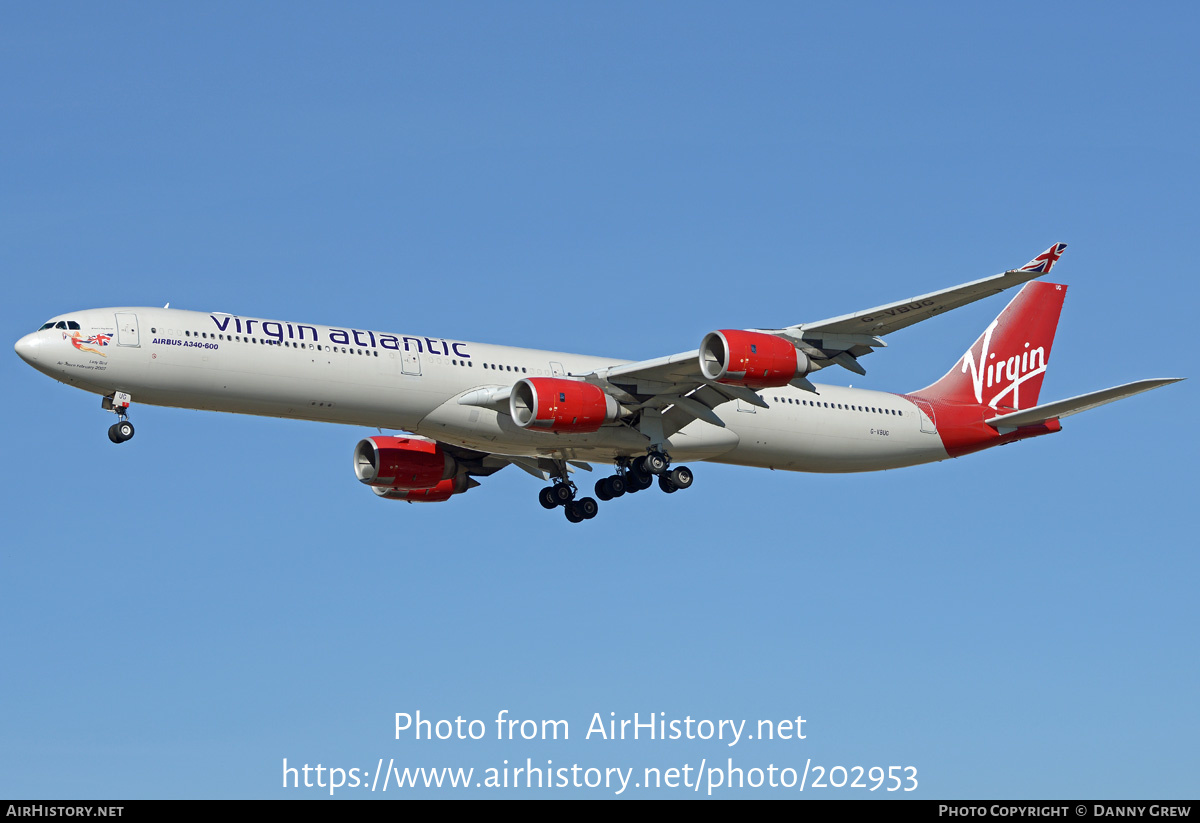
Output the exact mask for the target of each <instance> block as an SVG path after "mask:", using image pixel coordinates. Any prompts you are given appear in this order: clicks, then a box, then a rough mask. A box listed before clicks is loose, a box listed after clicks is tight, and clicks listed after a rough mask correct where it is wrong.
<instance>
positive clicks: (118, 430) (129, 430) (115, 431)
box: [100, 392, 133, 443]
mask: <svg viewBox="0 0 1200 823" xmlns="http://www.w3.org/2000/svg"><path fill="white" fill-rule="evenodd" d="M129 403H130V397H129V395H128V394H126V393H125V392H115V393H113V394H112V396H110V397H104V398H102V399H101V400H100V408H102V409H104V410H105V411H110V412H113V413H114V414H116V415H117V422H116V423H113V424H112V425H111V426H109V427H108V439H109V440H111V441H112V442H114V443H124V442H125V441H126V440H129V439H131V438H132V437H133V424H132V423H130V422H129V414H128V412H129Z"/></svg>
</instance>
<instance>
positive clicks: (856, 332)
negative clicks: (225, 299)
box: [16, 243, 1175, 522]
mask: <svg viewBox="0 0 1200 823" xmlns="http://www.w3.org/2000/svg"><path fill="white" fill-rule="evenodd" d="M1065 248H1066V246H1065V245H1064V244H1062V243H1059V244H1056V245H1054V246H1051V247H1050V248H1049V249H1047V250H1046V251H1045V252H1044V253H1042V254H1040V255H1038V256H1037V257H1036V258H1034V259H1033V260H1031V261H1030V262H1029V263H1027V264H1026V265H1024V266H1022V267H1021V268H1019V269H1013V270H1010V271H1006V272H1004V273H1003V274H998V275H995V276H993V277H986V278H984V279H982V280H976V281H973V282H971V283H966V284H964V285H961V286H955V287H954V288H949V289H943V290H941V291H936V292H932V293H930V294H925V295H922V296H920V297H914V298H912V299H910V300H902V301H899V302H896V303H890V304H888V305H885V306H879V307H877V308H873V309H868V310H867V311H861V312H856V313H854V314H847V315H843V316H841V317H834V318H831V319H828V320H819V321H817V322H814V323H799V324H797V325H794V326H788V327H787V328H782V329H721V330H719V331H714V332H711V333H710V334H708V335H706V336H705V337H704V339H703V340H701V341H700V348H699V349H697V350H694V351H689V352H685V353H683V354H673V355H670V356H668V357H659V358H655V359H652V360H643V361H640V362H634V363H630V362H623V361H618V360H612V359H609V358H605V357H592V356H585V355H577V354H566V353H561V352H552V351H537V350H532V349H519V348H512V347H508V346H495V345H486V344H480V343H467V342H463V341H459V340H447V339H443V338H440V337H418V336H413V335H407V334H398V333H386V332H378V331H364V330H362V329H354V328H337V327H332V326H318V325H314V324H307V323H295V322H286V321H282V320H261V319H258V318H246V317H241V316H238V315H233V314H225V313H222V312H215V313H204V312H193V311H180V310H178V309H171V308H169V307H168V308H161V309H159V308H108V309H88V310H84V311H76V312H71V313H69V314H64V315H61V316H59V317H55V318H53V319H51V320H49V321H47V322H46V323H45V324H44V325H43V326H42V327H41V328H40V329H38V330H37V331H35V332H33V333H32V334H27V335H25V336H24V337H22V338H21V339H20V340H19V341H18V342H17V344H16V350H17V353H18V354H19V355H20V356H21V357H22V358H23V359H24V360H25V362H27V363H29V364H30V365H31V366H33V367H34V368H36V369H37V370H39V371H41V372H43V373H45V374H47V375H49V376H51V377H53V378H54V379H56V380H59V381H61V382H63V383H66V384H67V385H70V386H75V387H76V388H80V389H83V390H85V391H89V392H93V393H95V394H98V395H101V397H102V401H101V405H102V407H103V408H104V409H107V410H109V411H112V412H114V413H115V414H116V415H117V422H116V423H115V424H113V426H112V427H111V428H110V429H109V431H108V436H109V439H110V440H112V441H113V442H114V443H123V442H125V441H126V440H129V439H130V438H131V437H133V425H132V424H131V423H130V422H129V408H130V404H131V402H133V401H137V402H139V403H149V404H152V405H158V406H178V407H183V408H191V409H206V410H212V411H224V412H237V413H241V414H258V415H268V416H273V417H290V418H300V419H304V420H320V421H326V422H329V423H343V424H349V425H354V426H368V427H372V428H377V429H379V430H380V431H383V430H391V431H395V432H397V434H395V435H382V434H381V435H379V436H374V437H367V438H365V439H363V440H361V441H360V442H359V443H358V444H357V446H355V448H354V472H355V474H356V475H357V477H358V479H359V480H360V481H361V482H362V483H365V484H366V485H368V486H370V487H371V489H372V490H373V491H374V492H375V494H377V495H379V496H380V497H382V498H384V499H386V500H407V501H409V502H417V501H428V502H437V501H444V500H448V499H449V498H450V497H452V496H453V495H456V494H460V493H462V492H465V491H467V490H468V489H471V488H473V487H475V486H478V485H479V481H478V480H476V478H479V477H486V476H488V475H491V474H493V473H495V472H497V471H499V470H500V469H502V468H504V467H505V466H508V465H514V466H517V467H519V468H521V469H523V470H525V471H527V472H529V473H530V474H532V475H534V476H535V477H538V478H539V479H541V480H542V481H544V482H546V481H548V482H549V485H546V486H544V487H543V488H542V489H541V492H540V494H539V501H540V502H541V504H542V505H543V506H544V507H546V508H547V509H553V508H556V507H560V506H561V507H562V508H563V510H564V512H565V513H566V517H567V519H568V520H570V521H571V522H580V521H582V520H586V519H590V518H592V517H594V516H595V515H596V512H597V509H598V503H597V502H596V500H595V499H594V498H592V497H590V496H588V497H585V496H581V495H580V494H579V489H578V487H577V486H576V484H575V482H574V480H573V473H574V470H575V469H577V468H583V469H591V466H590V465H589V463H603V464H607V465H609V466H611V467H612V472H611V474H607V475H606V476H604V477H602V478H601V479H600V480H598V481H597V482H596V484H595V495H596V497H597V498H599V499H600V500H611V499H613V498H617V497H620V496H622V495H624V494H628V493H631V492H636V491H641V490H644V489H648V488H650V486H652V485H654V483H655V482H657V484H658V486H659V488H661V489H662V490H663V491H664V492H668V493H673V492H676V491H679V490H682V489H687V488H688V487H689V486H691V485H692V480H693V475H692V471H691V469H689V468H688V467H687V466H685V465H681V463H682V462H692V461H712V462H717V463H733V464H737V465H744V466H759V467H762V468H771V469H786V470H790V471H806V472H860V471H877V470H880V469H894V468H898V467H901V466H912V465H916V464H919V463H929V462H932V461H936V460H945V459H946V458H949V457H960V456H962V455H965V454H970V453H971V452H976V451H979V450H981V449H986V448H990V447H992V446H999V445H1003V444H1005V443H1011V442H1013V441H1016V440H1024V439H1026V438H1030V437H1038V436H1040V435H1043V434H1051V433H1053V432H1057V431H1059V429H1060V422H1059V421H1060V420H1061V419H1062V418H1064V417H1067V416H1068V415H1071V414H1075V413H1076V412H1080V411H1084V410H1087V409H1091V408H1094V407H1096V406H1100V405H1102V404H1104V403H1109V402H1111V401H1113V400H1119V399H1121V398H1124V397H1129V396H1130V395H1134V394H1137V393H1139V392H1143V391H1147V390H1149V389H1152V388H1156V387H1158V386H1162V385H1165V384H1167V383H1172V382H1175V379H1157V380H1139V381H1136V382H1133V383H1126V384H1124V385H1121V386H1115V387H1113V388H1109V389H1103V390H1101V391H1096V392H1091V393H1088V394H1084V395H1080V396H1078V397H1072V398H1070V399H1067V400H1058V401H1055V402H1051V403H1044V404H1040V405H1039V403H1038V394H1039V391H1040V389H1041V386H1042V379H1043V377H1044V376H1045V372H1046V367H1047V365H1048V364H1049V362H1050V348H1051V344H1052V343H1053V342H1054V332H1055V328H1056V327H1057V324H1058V317H1059V311H1060V309H1061V308H1062V304H1063V298H1064V297H1065V295H1066V291H1067V287H1066V286H1063V285H1059V284H1055V283H1047V282H1030V281H1033V280H1034V279H1035V278H1037V277H1039V276H1041V275H1045V274H1049V273H1050V270H1051V268H1052V267H1053V266H1054V264H1055V262H1056V261H1057V260H1058V259H1059V257H1060V256H1061V255H1062V253H1063V249H1065ZM1021 284H1026V285H1025V286H1024V288H1022V289H1021V291H1020V292H1019V293H1018V294H1017V296H1016V297H1015V298H1014V299H1013V300H1012V302H1011V303H1009V304H1008V307H1007V308H1005V309H1004V311H1003V312H1001V313H1000V316H999V317H997V318H996V319H995V320H993V321H992V323H991V324H990V325H989V326H988V327H987V328H986V329H985V330H984V332H983V334H982V335H981V336H980V337H979V339H978V340H976V341H975V344H974V345H972V346H971V347H970V349H968V350H967V352H966V354H964V355H963V356H962V358H961V359H960V360H959V361H958V362H956V363H955V364H954V366H953V367H952V368H951V369H950V371H949V372H947V373H946V375H945V376H944V377H942V378H941V379H940V380H938V381H937V382H935V383H933V384H932V385H930V386H928V387H926V388H923V389H919V390H917V391H911V392H907V393H890V392H880V391H868V390H865V389H857V388H844V387H840V386H825V385H819V384H816V383H814V382H812V381H810V379H809V378H810V377H811V376H812V375H813V374H814V373H816V372H818V371H820V370H822V369H826V368H829V367H831V366H838V367H841V368H844V369H848V370H850V371H851V372H854V373H855V374H864V373H865V372H864V370H863V367H862V366H861V365H860V364H859V360H860V358H862V357H863V356H865V355H867V354H870V353H871V352H872V351H873V350H874V349H876V348H879V347H882V346H885V345H886V343H884V340H883V338H884V336H885V335H888V334H891V333H892V332H894V331H898V330H900V329H903V328H905V327H906V326H911V325H912V324H914V323H917V322H919V321H921V320H926V319H928V318H930V317H933V316H934V315H938V314H941V313H942V312H945V311H948V310H950V309H954V308H957V307H959V306H964V305H966V304H968V303H971V302H974V301H976V300H979V299H982V298H984V297H988V296H990V295H993V294H997V293H999V292H1001V291H1003V290H1005V289H1008V288H1012V287H1015V286H1018V285H1021ZM168 306H169V304H168Z"/></svg>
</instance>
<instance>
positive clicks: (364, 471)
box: [354, 437, 458, 490]
mask: <svg viewBox="0 0 1200 823" xmlns="http://www.w3.org/2000/svg"><path fill="white" fill-rule="evenodd" d="M354 473H355V474H356V475H358V479H359V480H360V481H362V482H363V483H366V484H367V485H368V486H376V487H379V488H386V489H426V490H429V489H432V488H434V487H438V485H439V484H440V483H443V482H446V481H449V480H452V479H453V478H454V476H455V475H456V474H457V473H458V466H457V464H456V463H455V462H454V458H453V457H451V456H450V455H449V454H447V453H446V451H445V450H444V449H443V448H442V447H441V445H440V444H438V443H435V442H434V441H432V440H425V439H424V438H418V437H368V438H367V439H366V440H360V441H359V443H358V445H357V446H356V447H355V448H354Z"/></svg>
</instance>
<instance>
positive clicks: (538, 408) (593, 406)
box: [508, 377, 621, 434]
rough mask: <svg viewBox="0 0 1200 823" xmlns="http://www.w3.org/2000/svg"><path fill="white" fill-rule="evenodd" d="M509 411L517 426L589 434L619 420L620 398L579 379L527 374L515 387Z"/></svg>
mask: <svg viewBox="0 0 1200 823" xmlns="http://www.w3.org/2000/svg"><path fill="white" fill-rule="evenodd" d="M508 409H509V413H510V414H511V415H512V419H513V420H514V421H515V422H516V424H517V425H518V426H520V427H521V428H523V429H533V430H534V431H546V432H562V433H564V434H567V433H569V434H587V433H590V432H594V431H598V430H599V429H600V427H601V426H602V425H604V424H605V423H611V422H612V421H613V420H616V419H617V417H618V415H619V414H620V412H621V407H620V406H619V405H618V404H617V401H616V400H615V399H614V398H612V397H610V396H609V395H607V394H605V393H604V390H603V389H601V388H600V387H598V386H593V385H592V384H591V383H584V382H582V381H579V380H563V379H561V378H557V377H526V378H524V379H522V380H518V381H517V383H516V385H515V386H513V389H512V394H511V395H510V396H509V399H508Z"/></svg>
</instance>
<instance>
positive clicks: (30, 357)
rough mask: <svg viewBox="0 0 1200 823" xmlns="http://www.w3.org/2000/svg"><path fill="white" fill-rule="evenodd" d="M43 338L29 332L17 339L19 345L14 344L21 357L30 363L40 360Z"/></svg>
mask: <svg viewBox="0 0 1200 823" xmlns="http://www.w3.org/2000/svg"><path fill="white" fill-rule="evenodd" d="M41 345H42V339H41V338H40V337H38V335H37V334H27V335H25V336H24V337H22V338H21V339H20V340H18V341H17V345H15V346H13V348H14V349H16V351H17V354H19V355H20V356H21V359H22V360H24V361H25V362H26V363H29V364H30V365H32V364H34V363H36V362H37V360H38V349H39V348H41Z"/></svg>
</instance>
